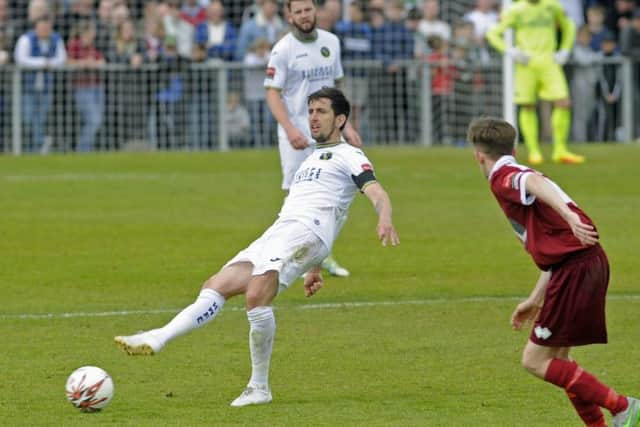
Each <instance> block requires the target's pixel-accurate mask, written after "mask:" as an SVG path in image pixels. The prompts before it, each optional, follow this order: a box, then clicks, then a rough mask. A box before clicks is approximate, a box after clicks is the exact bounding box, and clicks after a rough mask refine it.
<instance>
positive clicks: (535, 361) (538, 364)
mask: <svg viewBox="0 0 640 427" xmlns="http://www.w3.org/2000/svg"><path fill="white" fill-rule="evenodd" d="M546 362H547V361H546V360H545V359H544V358H541V357H540V356H539V355H536V354H533V353H532V352H530V351H527V350H526V349H525V351H524V353H523V354H522V361H521V364H522V367H523V368H524V369H525V370H526V371H527V372H529V373H530V374H532V375H534V376H536V377H539V378H544V375H545V367H546Z"/></svg>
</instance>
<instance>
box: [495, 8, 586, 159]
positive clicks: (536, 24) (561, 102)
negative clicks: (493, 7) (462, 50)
mask: <svg viewBox="0 0 640 427" xmlns="http://www.w3.org/2000/svg"><path fill="white" fill-rule="evenodd" d="M508 28H513V29H514V30H515V46H514V47H511V46H506V44H505V42H504V40H503V38H502V35H503V33H504V32H505V30H506V29H508ZM558 28H560V30H561V32H562V41H561V43H560V49H558V50H556V48H557V45H558V42H557V29H558ZM574 38H575V25H574V24H573V22H572V21H571V19H569V17H568V16H567V15H566V13H565V12H564V9H563V8H562V5H561V4H560V2H559V1H557V0H522V1H519V2H517V3H514V4H512V5H511V6H510V7H508V8H507V9H504V10H503V11H502V16H501V19H500V22H499V23H498V24H497V25H495V26H494V27H492V28H491V29H490V30H489V31H488V32H487V40H488V41H489V43H490V44H491V45H492V46H493V47H494V48H495V49H497V50H498V51H499V52H501V53H504V54H506V55H509V56H510V57H511V58H513V60H514V61H515V63H516V65H515V69H516V73H515V92H516V93H515V103H516V104H517V105H518V106H519V107H520V112H519V122H520V131H521V133H522V136H523V138H524V142H525V145H526V146H527V150H528V154H529V163H530V164H532V165H539V164H540V163H542V162H543V161H544V158H543V157H542V152H541V151H540V141H539V136H538V133H539V130H538V115H537V113H536V102H537V100H538V99H541V100H545V101H552V102H553V105H554V108H553V113H552V115H551V127H552V131H553V154H552V160H553V161H554V162H556V163H583V162H584V161H585V158H584V156H580V155H577V154H573V153H571V152H569V150H568V148H567V140H568V137H569V128H570V126H571V110H570V107H571V103H570V100H569V88H568V85H567V80H566V78H565V75H564V71H563V70H562V66H563V65H564V64H565V63H566V62H567V60H568V59H569V54H570V51H571V47H572V46H573V41H574Z"/></svg>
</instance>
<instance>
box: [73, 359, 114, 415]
mask: <svg viewBox="0 0 640 427" xmlns="http://www.w3.org/2000/svg"><path fill="white" fill-rule="evenodd" d="M66 390H67V399H69V402H71V404H72V405H73V406H75V407H76V408H78V409H80V410H81V411H82V412H96V411H99V410H100V409H102V408H104V407H105V406H107V405H108V404H109V402H111V399H113V380H111V377H110V376H109V374H107V373H106V372H105V371H104V370H102V369H100V368H98V367H96V366H83V367H82V368H78V369H76V370H75V371H73V373H72V374H71V375H69V379H68V380H67V386H66Z"/></svg>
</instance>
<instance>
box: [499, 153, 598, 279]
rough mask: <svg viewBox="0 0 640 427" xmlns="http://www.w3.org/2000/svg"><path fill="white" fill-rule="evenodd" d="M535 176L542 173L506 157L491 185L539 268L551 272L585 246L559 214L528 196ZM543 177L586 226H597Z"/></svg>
mask: <svg viewBox="0 0 640 427" xmlns="http://www.w3.org/2000/svg"><path fill="white" fill-rule="evenodd" d="M532 174H540V173H539V172H537V171H535V170H533V169H530V168H528V167H526V166H523V165H520V164H518V163H517V162H516V159H515V158H514V157H513V156H503V157H501V158H500V159H499V160H498V161H497V162H496V164H495V166H494V168H493V170H492V171H491V173H490V175H489V182H490V185H491V191H492V192H493V194H494V196H495V197H496V199H497V200H498V204H499V205H500V207H501V208H502V210H503V211H504V213H505V215H506V216H507V218H508V220H509V222H510V223H511V226H512V227H513V229H514V231H515V232H516V234H517V236H518V238H519V239H520V240H521V241H522V243H523V244H524V247H525V249H526V250H527V252H528V253H529V254H530V255H531V257H532V258H533V260H534V262H535V263H536V264H537V265H538V267H539V268H540V269H542V270H549V269H550V268H551V267H552V266H553V265H556V264H559V263H561V262H562V261H563V260H564V259H565V258H566V257H567V256H568V255H570V254H571V253H573V252H576V251H580V250H583V249H585V246H584V245H582V243H580V241H579V240H578V239H577V238H576V237H575V236H574V235H573V232H572V231H571V227H569V224H567V222H566V221H565V220H564V219H563V218H562V217H561V216H560V214H558V213H557V212H556V211H555V210H553V208H551V207H550V206H549V205H547V204H546V203H544V202H542V201H541V200H536V198H535V196H533V195H531V194H528V193H527V191H526V189H525V183H526V180H527V178H528V177H529V176H531V175H532ZM540 175H542V174H540ZM542 176H544V175H542ZM544 178H545V179H546V180H547V181H548V182H549V183H550V184H551V185H552V186H553V188H554V189H555V190H556V191H557V192H558V194H559V195H560V197H561V198H562V200H564V201H565V202H566V203H567V205H568V206H569V208H570V209H571V210H572V211H574V212H576V213H577V214H578V215H579V216H580V219H581V220H582V222H583V223H585V224H590V225H594V224H593V222H592V221H591V219H590V218H589V217H588V216H587V215H586V214H585V213H584V212H583V211H582V210H581V209H580V208H579V207H578V205H576V203H575V202H574V201H573V200H571V198H570V197H569V196H568V195H567V194H566V193H565V192H564V191H563V190H562V189H561V188H560V187H559V186H558V185H557V184H556V183H555V182H553V181H551V180H550V179H549V178H547V177H544ZM594 227H595V226H594Z"/></svg>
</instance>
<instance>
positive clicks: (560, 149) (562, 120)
mask: <svg viewBox="0 0 640 427" xmlns="http://www.w3.org/2000/svg"><path fill="white" fill-rule="evenodd" d="M541 72H542V73H543V76H542V77H543V78H542V80H541V86H540V99H544V100H549V101H553V113H551V128H552V130H553V154H552V160H553V161H554V162H556V163H569V164H573V163H584V160H585V159H584V156H580V155H577V154H573V153H571V152H570V151H569V149H568V147H567V142H568V139H569V129H570V128H571V101H570V99H569V86H568V84H567V79H566V77H565V75H564V71H563V70H562V67H561V66H560V65H558V64H556V63H549V64H547V66H545V67H544V69H542V70H541Z"/></svg>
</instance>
